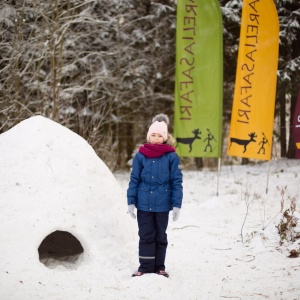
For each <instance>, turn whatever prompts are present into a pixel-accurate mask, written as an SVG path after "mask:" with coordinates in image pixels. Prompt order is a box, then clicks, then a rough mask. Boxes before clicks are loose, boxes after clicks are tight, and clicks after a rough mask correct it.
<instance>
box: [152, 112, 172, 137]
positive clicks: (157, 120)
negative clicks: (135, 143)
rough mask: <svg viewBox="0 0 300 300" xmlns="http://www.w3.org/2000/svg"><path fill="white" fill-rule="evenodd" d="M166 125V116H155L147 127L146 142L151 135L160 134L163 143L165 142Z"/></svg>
mask: <svg viewBox="0 0 300 300" xmlns="http://www.w3.org/2000/svg"><path fill="white" fill-rule="evenodd" d="M168 124H169V118H168V116H167V115H165V114H159V115H156V116H155V117H154V118H153V119H152V124H151V126H150V127H149V130H148V133H147V141H148V142H149V138H150V135H151V134H152V133H159V134H161V135H162V137H163V139H164V141H166V140H167V139H168Z"/></svg>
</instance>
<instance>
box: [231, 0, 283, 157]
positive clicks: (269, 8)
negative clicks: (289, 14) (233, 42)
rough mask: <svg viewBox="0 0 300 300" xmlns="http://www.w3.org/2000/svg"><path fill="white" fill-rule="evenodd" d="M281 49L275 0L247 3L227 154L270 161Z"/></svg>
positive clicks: (243, 12) (242, 27)
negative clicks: (279, 52)
mask: <svg viewBox="0 0 300 300" xmlns="http://www.w3.org/2000/svg"><path fill="white" fill-rule="evenodd" d="M278 47H279V22H278V15H277V10H276V7H275V4H274V2H273V0H255V1H253V0H252V1H251V0H244V1H243V9H242V21H241V31H240V43H239V53H238V62H237V71H236V80H235V90H234V99H233V105H232V115H231V123H230V133H229V139H228V155H232V156H241V157H247V158H255V159H262V160H269V159H270V158H271V150H272V136H273V124H274V108H275V98H276V81H277V65H278Z"/></svg>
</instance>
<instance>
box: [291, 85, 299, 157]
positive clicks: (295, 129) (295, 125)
mask: <svg viewBox="0 0 300 300" xmlns="http://www.w3.org/2000/svg"><path fill="white" fill-rule="evenodd" d="M292 131H293V137H294V141H295V144H296V150H295V158H297V159H300V89H299V91H298V97H297V102H296V107H295V112H294V117H293V127H292Z"/></svg>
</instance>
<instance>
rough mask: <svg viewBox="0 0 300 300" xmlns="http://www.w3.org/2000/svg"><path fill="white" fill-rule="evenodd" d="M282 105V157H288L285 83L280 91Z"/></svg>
mask: <svg viewBox="0 0 300 300" xmlns="http://www.w3.org/2000/svg"><path fill="white" fill-rule="evenodd" d="M279 103H280V149H281V152H280V154H281V155H280V156H281V157H286V122H285V118H286V109H285V83H284V82H283V83H282V88H281V89H280V90H279Z"/></svg>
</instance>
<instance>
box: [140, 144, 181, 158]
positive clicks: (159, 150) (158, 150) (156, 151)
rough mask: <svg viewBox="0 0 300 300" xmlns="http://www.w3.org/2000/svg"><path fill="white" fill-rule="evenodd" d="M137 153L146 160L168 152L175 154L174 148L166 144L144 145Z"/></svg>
mask: <svg viewBox="0 0 300 300" xmlns="http://www.w3.org/2000/svg"><path fill="white" fill-rule="evenodd" d="M139 151H140V152H141V153H142V154H144V155H145V156H146V157H148V158H156V157H160V156H163V155H164V154H166V153H169V152H175V151H176V150H175V148H174V147H173V146H170V145H168V144H144V145H143V146H141V147H140V149H139Z"/></svg>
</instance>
